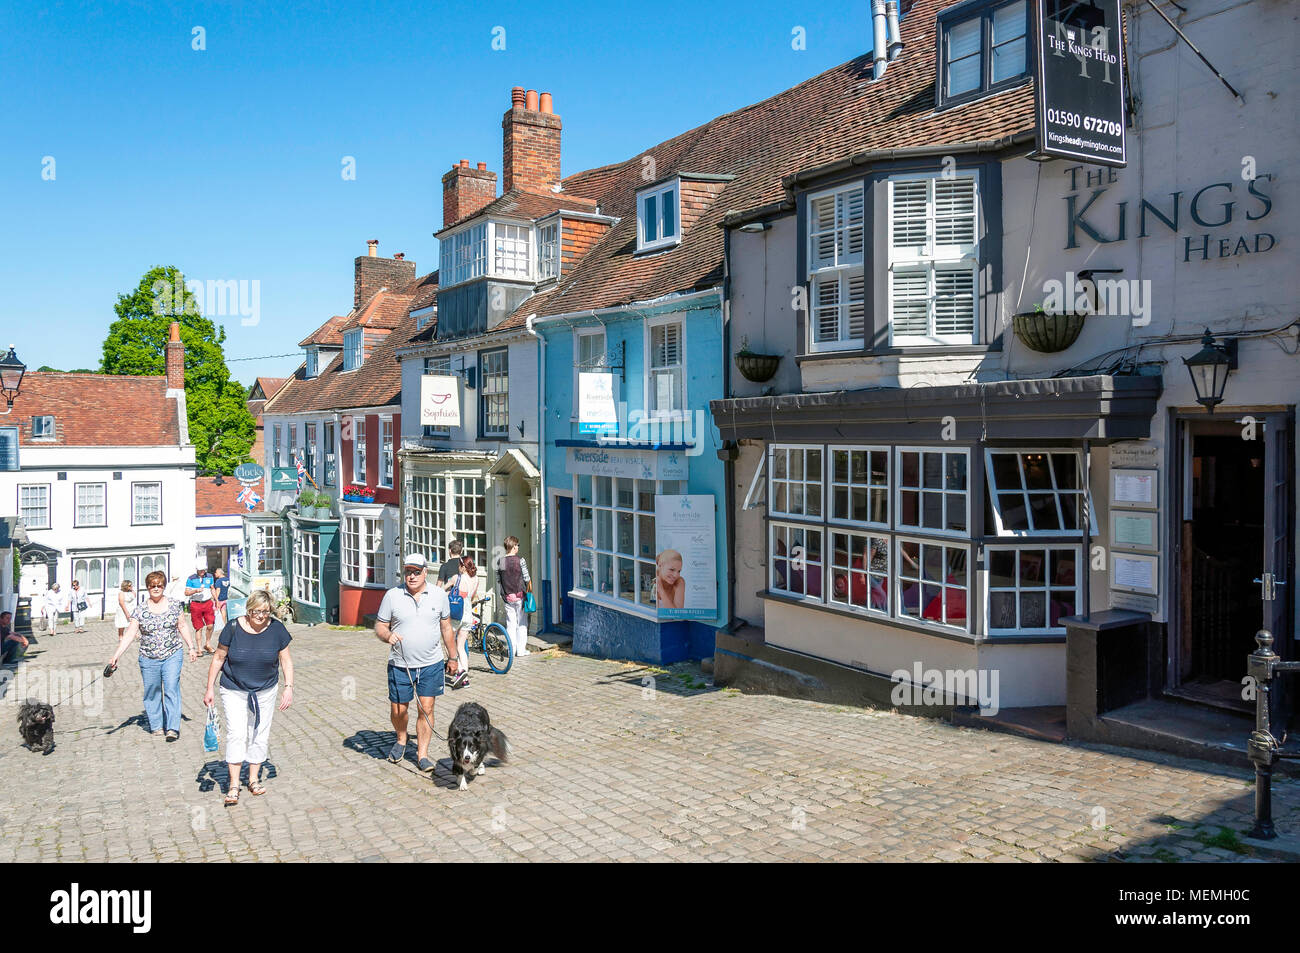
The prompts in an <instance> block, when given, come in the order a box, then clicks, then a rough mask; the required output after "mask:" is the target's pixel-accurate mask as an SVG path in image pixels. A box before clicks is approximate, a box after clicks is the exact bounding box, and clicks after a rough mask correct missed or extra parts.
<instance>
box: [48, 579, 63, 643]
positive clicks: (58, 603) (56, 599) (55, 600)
mask: <svg viewBox="0 0 1300 953" xmlns="http://www.w3.org/2000/svg"><path fill="white" fill-rule="evenodd" d="M67 601H68V600H67V598H66V597H65V596H64V595H63V592H62V589H61V587H60V586H59V584H58V583H57V582H56V583H55V584H54V585H52V586H50V589H49V591H48V592H47V593H45V625H46V627H47V628H49V630H50V635H55V634H56V630H57V629H58V626H59V613H60V612H62V611H63V610H64V606H65V605H66V603H67Z"/></svg>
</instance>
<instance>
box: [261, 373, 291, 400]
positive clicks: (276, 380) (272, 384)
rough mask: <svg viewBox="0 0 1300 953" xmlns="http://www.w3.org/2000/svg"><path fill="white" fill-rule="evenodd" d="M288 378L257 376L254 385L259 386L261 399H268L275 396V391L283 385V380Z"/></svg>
mask: <svg viewBox="0 0 1300 953" xmlns="http://www.w3.org/2000/svg"><path fill="white" fill-rule="evenodd" d="M288 379H289V378H287V377H259V378H258V379H257V381H256V383H255V385H254V386H255V387H260V388H261V389H262V397H263V399H266V400H269V399H270V398H272V397H274V396H275V392H276V391H278V390H279V389H280V388H281V387H283V386H284V382H285V381H287V380H288Z"/></svg>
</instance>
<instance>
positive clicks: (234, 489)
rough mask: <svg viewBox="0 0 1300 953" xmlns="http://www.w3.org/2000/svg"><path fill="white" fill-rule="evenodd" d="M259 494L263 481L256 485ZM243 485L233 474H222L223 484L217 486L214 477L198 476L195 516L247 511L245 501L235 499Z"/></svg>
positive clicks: (195, 488) (234, 513) (260, 493)
mask: <svg viewBox="0 0 1300 953" xmlns="http://www.w3.org/2000/svg"><path fill="white" fill-rule="evenodd" d="M254 489H255V490H257V494H258V495H259V496H264V495H265V494H263V493H262V482H261V481H260V480H259V481H258V482H257V484H256V485H255V487H254ZM241 490H243V487H242V486H241V485H240V483H239V481H238V480H236V479H235V478H234V477H233V476H222V478H221V486H217V484H216V479H215V478H214V477H198V478H197V479H195V481H194V515H195V516H234V515H238V514H242V513H245V512H247V509H246V507H245V506H244V504H243V503H239V502H237V501H236V500H235V497H236V496H238V495H239V493H240V491H241Z"/></svg>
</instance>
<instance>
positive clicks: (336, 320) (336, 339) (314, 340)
mask: <svg viewBox="0 0 1300 953" xmlns="http://www.w3.org/2000/svg"><path fill="white" fill-rule="evenodd" d="M348 317H349V315H346V314H336V315H334V317H332V318H330V319H329V320H328V321H326V322H325V323H324V324H322V325H321V326H320V327H318V328H317V329H316V330H315V331H313V332H312V333H311V334H309V335H307V336H306V337H305V338H303V339H302V340H301V341H299V342H298V346H299V347H306V346H307V345H309V344H323V345H326V346H333V347H342V346H343V325H345V324H347V323H348ZM266 396H267V397H270V396H271V395H270V394H267V395H266Z"/></svg>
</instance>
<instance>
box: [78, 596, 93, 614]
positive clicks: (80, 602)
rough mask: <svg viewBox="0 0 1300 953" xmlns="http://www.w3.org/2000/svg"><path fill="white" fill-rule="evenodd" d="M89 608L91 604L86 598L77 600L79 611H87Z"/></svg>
mask: <svg viewBox="0 0 1300 953" xmlns="http://www.w3.org/2000/svg"><path fill="white" fill-rule="evenodd" d="M89 608H90V604H89V603H88V602H86V600H85V599H79V600H77V611H78V612H85V611H86V610H87V609H89Z"/></svg>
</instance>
